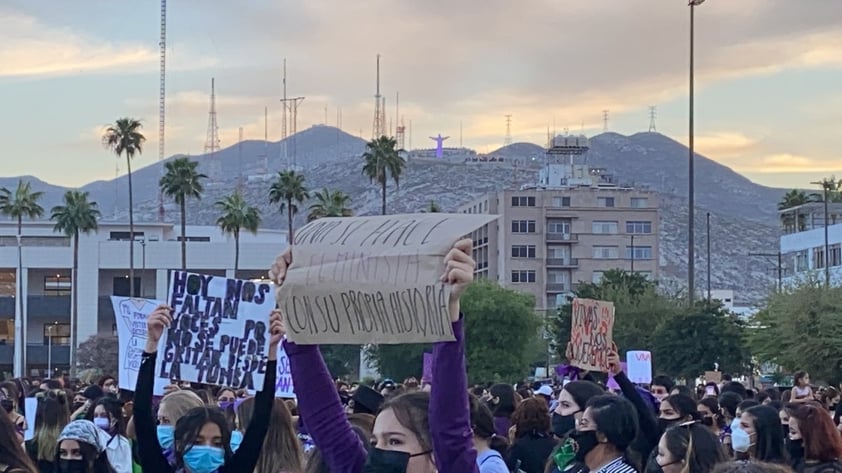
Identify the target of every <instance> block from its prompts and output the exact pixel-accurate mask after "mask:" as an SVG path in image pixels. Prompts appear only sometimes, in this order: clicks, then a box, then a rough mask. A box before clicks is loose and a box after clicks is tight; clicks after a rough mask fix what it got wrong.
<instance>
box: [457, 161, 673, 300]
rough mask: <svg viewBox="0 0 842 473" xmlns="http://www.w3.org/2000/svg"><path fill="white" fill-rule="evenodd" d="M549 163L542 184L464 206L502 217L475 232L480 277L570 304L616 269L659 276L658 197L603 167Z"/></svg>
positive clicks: (483, 198) (487, 196)
mask: <svg viewBox="0 0 842 473" xmlns="http://www.w3.org/2000/svg"><path fill="white" fill-rule="evenodd" d="M570 161H571V163H570V164H559V163H553V162H549V160H548V163H547V164H546V165H545V167H544V169H543V170H542V171H541V173H540V177H539V184H538V185H536V186H527V187H524V188H522V189H520V190H504V191H500V192H494V193H491V194H488V195H485V196H482V197H480V198H478V199H476V200H474V201H471V202H469V203H467V204H465V205H464V206H462V207H461V208H460V209H459V210H460V212H463V213H487V214H497V215H499V216H500V218H499V219H497V220H496V221H494V222H492V223H490V224H488V225H486V226H484V227H483V228H480V229H479V230H477V231H476V232H474V234H473V238H474V258H475V259H476V262H477V270H476V275H477V277H478V278H488V279H492V280H496V281H498V282H499V283H500V284H502V285H503V286H506V287H509V288H513V289H517V290H519V291H523V292H528V293H531V294H533V295H534V296H535V300H536V306H537V308H538V309H540V310H550V309H554V308H556V307H558V306H559V305H562V304H564V303H566V298H568V297H572V295H573V291H575V290H576V286H577V284H578V283H579V282H582V281H584V282H599V281H600V279H601V277H602V274H603V273H604V272H605V271H607V270H610V269H623V270H626V271H634V272H636V273H639V274H642V275H645V276H646V277H648V278H652V279H656V278H657V277H658V266H659V259H658V254H659V253H658V228H659V225H658V205H659V200H658V196H657V194H655V193H653V192H649V191H645V190H638V189H633V188H627V187H621V186H618V185H616V184H615V183H614V179H613V177H612V176H610V175H608V174H606V173H605V171H604V170H601V169H591V168H589V167H588V166H586V165H579V164H573V163H572V159H571V160H570Z"/></svg>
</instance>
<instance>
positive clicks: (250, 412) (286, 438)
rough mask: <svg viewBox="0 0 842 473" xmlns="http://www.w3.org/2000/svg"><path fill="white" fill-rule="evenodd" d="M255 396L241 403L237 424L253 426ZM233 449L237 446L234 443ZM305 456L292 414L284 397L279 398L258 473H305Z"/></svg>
mask: <svg viewBox="0 0 842 473" xmlns="http://www.w3.org/2000/svg"><path fill="white" fill-rule="evenodd" d="M254 411H255V398H253V397H250V398H248V399H246V400H244V401H243V402H242V403H240V404H239V405H238V406H237V425H238V426H240V428H242V426H244V425H251V421H252V418H253V416H254ZM232 450H233V446H232ZM303 468H304V458H303V456H302V454H301V445H299V443H298V437H297V436H296V431H295V426H294V425H293V423H292V416H291V415H290V413H289V410H288V409H287V405H286V403H285V402H284V401H283V400H282V399H275V402H274V403H273V404H272V414H271V418H270V419H269V430H268V431H267V432H266V438H265V440H264V441H263V449H262V450H261V453H260V458H259V459H258V460H257V468H255V469H254V473H279V472H281V473H301V471H302V469H303Z"/></svg>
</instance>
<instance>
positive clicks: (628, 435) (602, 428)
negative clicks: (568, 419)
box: [572, 395, 638, 473]
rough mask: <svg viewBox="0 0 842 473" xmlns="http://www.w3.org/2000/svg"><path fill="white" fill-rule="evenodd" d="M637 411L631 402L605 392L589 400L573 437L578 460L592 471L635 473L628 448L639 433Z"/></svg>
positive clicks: (601, 472) (635, 469)
mask: <svg viewBox="0 0 842 473" xmlns="http://www.w3.org/2000/svg"><path fill="white" fill-rule="evenodd" d="M637 430H638V423H637V413H636V412H635V408H634V405H632V403H630V402H629V401H627V400H625V399H623V398H621V397H618V396H611V395H602V396H597V397H594V398H591V400H590V401H588V405H587V408H586V409H585V413H584V414H583V415H582V419H581V420H580V421H579V423H578V425H577V427H576V433H575V434H574V435H573V436H572V438H573V440H574V441H575V442H576V445H577V448H576V449H575V452H576V453H575V455H576V456H575V459H576V460H579V461H581V462H583V463H585V465H587V467H588V469H589V470H590V471H591V472H592V473H635V472H636V471H637V467H636V466H634V464H633V463H632V462H631V461H630V460H629V458H628V457H627V449H628V447H629V446H630V445H631V443H632V441H633V440H634V438H635V436H636V435H637Z"/></svg>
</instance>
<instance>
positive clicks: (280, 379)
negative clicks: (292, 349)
mask: <svg viewBox="0 0 842 473" xmlns="http://www.w3.org/2000/svg"><path fill="white" fill-rule="evenodd" d="M275 397H278V398H282V399H292V398H294V397H295V387H294V386H293V383H292V371H290V369H289V357H288V356H287V352H286V350H284V345H283V344H282V343H281V344H279V345H278V376H277V379H276V380H275Z"/></svg>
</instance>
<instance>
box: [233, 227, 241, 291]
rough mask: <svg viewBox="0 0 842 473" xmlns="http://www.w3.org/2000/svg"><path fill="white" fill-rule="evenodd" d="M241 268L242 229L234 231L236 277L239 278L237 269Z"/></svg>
mask: <svg viewBox="0 0 842 473" xmlns="http://www.w3.org/2000/svg"><path fill="white" fill-rule="evenodd" d="M238 269H240V231H239V230H236V231H235V232H234V279H237V270H238Z"/></svg>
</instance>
